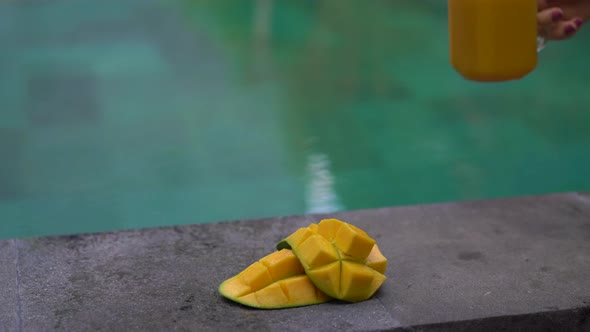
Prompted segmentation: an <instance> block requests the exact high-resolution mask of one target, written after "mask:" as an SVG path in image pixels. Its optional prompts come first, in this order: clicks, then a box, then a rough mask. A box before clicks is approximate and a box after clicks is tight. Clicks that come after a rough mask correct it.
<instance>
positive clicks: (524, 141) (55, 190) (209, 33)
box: [0, 0, 590, 238]
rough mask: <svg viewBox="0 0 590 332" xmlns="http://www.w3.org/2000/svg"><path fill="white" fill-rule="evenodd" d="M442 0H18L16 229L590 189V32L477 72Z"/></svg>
mask: <svg viewBox="0 0 590 332" xmlns="http://www.w3.org/2000/svg"><path fill="white" fill-rule="evenodd" d="M446 24H447V22H446V7H445V2H444V1H442V0H436V1H412V0H407V1H401V0H398V1H360V0H359V1H345V0H331V1H311V0H309V1H303V0H293V1H278V0H276V1H275V0H257V1H222V0H209V1H205V0H203V1H148V0H145V1H144V0H142V1H139V0H138V1H131V0H124V1H123V0H117V1H115V0H109V1H106V0H101V1H96V0H94V1H90V0H77V1H66V0H55V1H4V2H2V4H0V45H2V48H1V50H0V73H2V74H1V75H0V238H11V237H30V236H40V235H49V234H68V233H79V232H95V231H109V230H118V229H126V228H136V227H148V226H161V225H176V224H187V223H206V222H214V221H220V220H233V219H243V218H258V217H268V216H275V215H291V214H304V213H310V212H332V211H340V210H350V209H363V208H373V207H382V206H395V205H406V204H421V203H432V202H443V201H456V200H468V199H481V198H493V197H502V196H516V195H528V194H542V193H549V192H560V191H574V190H590V176H589V170H590V93H589V92H590V91H589V88H588V78H589V77H590V66H589V65H588V60H587V59H588V58H589V57H590V43H589V42H590V34H589V33H588V31H590V29H586V31H583V32H581V33H580V35H579V36H578V37H577V38H576V39H575V40H572V41H568V42H563V43H553V44H550V45H549V46H548V47H547V48H546V49H545V50H544V51H543V52H542V54H541V57H540V63H539V67H538V69H537V70H536V71H535V72H534V73H533V74H531V75H530V76H528V77H526V78H525V79H523V80H521V81H518V82H511V83H503V84H478V83H471V82H467V81H464V80H463V79H461V78H460V77H459V76H458V75H457V74H456V73H455V72H453V71H452V69H451V68H450V66H449V64H448V56H447V53H448V50H447V30H446Z"/></svg>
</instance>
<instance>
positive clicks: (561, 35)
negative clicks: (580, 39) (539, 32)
mask: <svg viewBox="0 0 590 332" xmlns="http://www.w3.org/2000/svg"><path fill="white" fill-rule="evenodd" d="M581 25H582V20H581V19H579V18H574V19H571V20H567V21H561V22H559V23H556V24H554V25H553V26H552V28H551V29H550V30H549V31H548V35H547V36H546V37H547V38H549V39H552V40H564V39H569V38H571V37H573V36H574V35H575V34H576V32H578V29H579V28H580V26H581Z"/></svg>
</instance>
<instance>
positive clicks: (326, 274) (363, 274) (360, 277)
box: [277, 219, 387, 302]
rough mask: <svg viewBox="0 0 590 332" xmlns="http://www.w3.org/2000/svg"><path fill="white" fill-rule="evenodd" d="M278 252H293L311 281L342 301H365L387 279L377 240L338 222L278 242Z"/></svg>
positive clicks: (325, 222) (302, 230) (330, 221)
mask: <svg viewBox="0 0 590 332" xmlns="http://www.w3.org/2000/svg"><path fill="white" fill-rule="evenodd" d="M277 249H279V250H280V249H291V250H292V251H293V253H294V254H295V256H297V258H298V259H299V261H300V262H301V265H302V266H303V269H304V270H305V273H306V274H307V275H308V276H309V278H310V279H311V281H312V282H313V283H314V284H315V285H316V286H317V287H318V288H319V289H320V290H321V291H323V292H324V293H326V294H327V295H328V296H330V297H333V298H336V299H339V300H344V301H349V302H358V301H363V300H366V299H368V298H370V297H371V296H373V294H374V293H375V292H376V291H377V289H379V287H381V285H382V284H383V282H384V281H385V279H386V277H385V270H386V268H387V259H386V258H385V257H384V256H383V254H382V253H381V251H380V250H379V248H378V247H377V244H376V243H375V240H374V239H373V238H371V237H370V236H369V235H368V234H367V233H366V232H365V231H363V230H362V229H360V228H358V227H356V226H353V225H351V224H348V223H345V222H343V221H341V220H338V219H324V220H322V221H320V223H319V224H318V225H317V227H316V226H315V225H314V224H312V225H310V226H309V227H305V228H300V229H298V230H297V231H295V232H294V233H293V234H292V235H290V236H289V237H287V238H286V239H285V240H283V241H281V242H279V244H277Z"/></svg>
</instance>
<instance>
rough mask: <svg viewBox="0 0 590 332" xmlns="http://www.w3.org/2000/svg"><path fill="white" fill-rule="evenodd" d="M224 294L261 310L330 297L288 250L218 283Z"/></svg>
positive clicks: (263, 259)
mask: <svg viewBox="0 0 590 332" xmlns="http://www.w3.org/2000/svg"><path fill="white" fill-rule="evenodd" d="M219 292H220V293H221V295H223V296H224V297H226V298H228V299H230V300H233V301H235V302H238V303H241V304H244V305H247V306H250V307H255V308H263V309H277V308H286V307H297V306H304V305H311V304H318V303H323V302H327V301H329V300H331V299H330V298H329V297H328V296H327V295H326V294H324V293H323V292H322V291H320V290H319V289H318V288H317V287H316V286H315V285H314V284H313V283H312V282H311V280H310V279H309V277H308V276H307V275H305V270H304V269H303V266H302V265H301V263H300V262H299V260H298V259H297V257H296V256H295V255H294V254H293V252H292V251H291V250H289V249H282V250H278V251H275V252H273V253H271V254H269V255H267V256H265V257H263V258H261V259H260V260H259V261H258V262H255V263H253V264H251V265H250V266H248V267H247V268H246V269H245V270H243V271H242V272H240V273H239V274H237V275H236V276H234V277H232V278H229V279H227V280H226V281H224V282H223V283H222V284H221V285H220V286H219Z"/></svg>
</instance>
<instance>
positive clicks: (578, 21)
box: [574, 18, 584, 28]
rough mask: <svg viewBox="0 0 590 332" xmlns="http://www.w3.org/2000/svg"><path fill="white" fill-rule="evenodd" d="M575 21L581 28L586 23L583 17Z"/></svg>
mask: <svg viewBox="0 0 590 332" xmlns="http://www.w3.org/2000/svg"><path fill="white" fill-rule="evenodd" d="M574 23H576V26H577V27H578V28H579V27H581V26H582V24H584V20H582V19H581V18H577V19H576V20H575V21H574Z"/></svg>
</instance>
